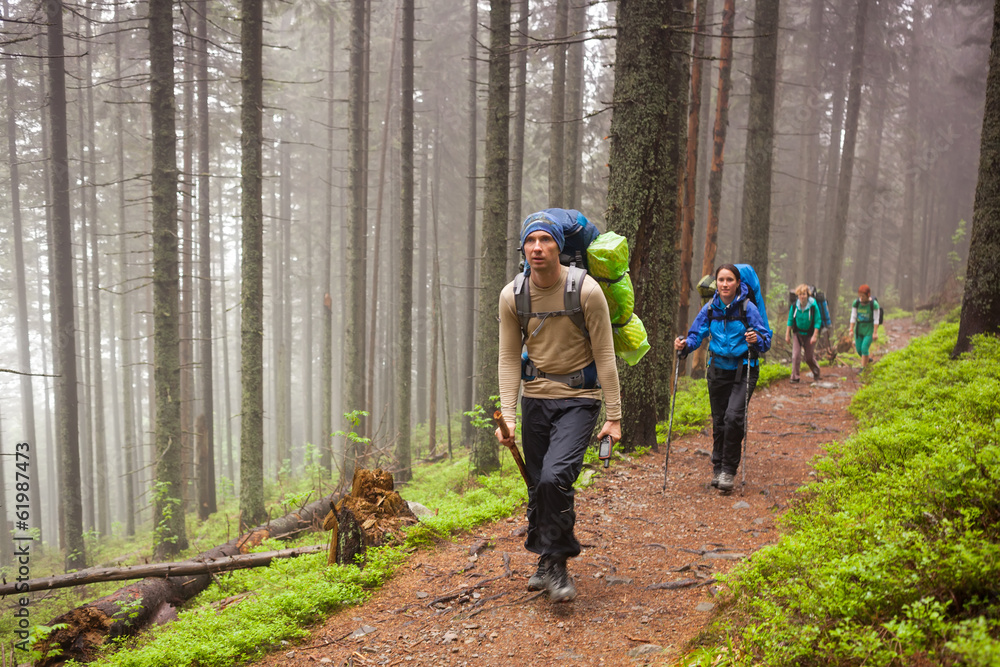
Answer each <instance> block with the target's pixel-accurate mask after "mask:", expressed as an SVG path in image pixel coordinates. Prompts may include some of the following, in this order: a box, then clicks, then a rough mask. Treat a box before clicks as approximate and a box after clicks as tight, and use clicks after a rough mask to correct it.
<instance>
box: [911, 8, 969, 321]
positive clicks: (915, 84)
mask: <svg viewBox="0 0 1000 667" xmlns="http://www.w3.org/2000/svg"><path fill="white" fill-rule="evenodd" d="M923 6H924V4H923V2H916V3H914V7H913V25H912V27H911V31H910V34H909V39H908V40H907V42H908V44H907V46H908V58H907V61H908V65H909V80H908V83H907V90H906V127H907V128H909V131H908V132H907V135H906V138H905V140H904V148H903V151H904V157H903V159H904V162H903V168H904V171H903V219H902V221H901V226H900V230H899V233H900V239H899V261H898V262H897V267H896V284H897V285H899V302H900V303H899V305H900V307H901V308H902V309H903V310H913V306H914V284H915V283H916V279H917V276H916V275H915V274H914V273H915V272H914V271H913V266H914V264H913V240H914V237H913V234H914V228H915V227H916V204H917V201H916V200H917V177H918V175H919V169H918V167H917V137H918V132H917V123H918V118H919V116H920V64H921V63H920V60H921V55H922V49H921V44H920V41H921V36H922V19H923ZM980 150H981V149H980ZM981 159H982V158H980V160H981Z"/></svg>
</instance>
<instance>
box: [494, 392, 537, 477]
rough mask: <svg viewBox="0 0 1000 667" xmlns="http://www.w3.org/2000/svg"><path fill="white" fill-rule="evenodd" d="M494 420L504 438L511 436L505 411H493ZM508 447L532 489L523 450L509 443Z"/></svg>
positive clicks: (522, 475)
mask: <svg viewBox="0 0 1000 667" xmlns="http://www.w3.org/2000/svg"><path fill="white" fill-rule="evenodd" d="M493 421H494V422H496V425H497V426H498V427H499V428H500V435H502V436H503V438H504V440H506V439H507V438H509V437H510V429H509V428H507V421H506V420H505V419H504V418H503V412H501V411H500V410H497V411H496V412H494V413H493ZM507 449H509V450H510V454H511V456H513V457H514V463H516V464H517V469H518V470H520V471H521V477H523V478H524V484H525V485H526V486H527V487H528V490H529V491H530V490H531V482H529V481H528V471H527V470H526V469H525V467H524V459H522V458H521V452H519V451H517V445H507Z"/></svg>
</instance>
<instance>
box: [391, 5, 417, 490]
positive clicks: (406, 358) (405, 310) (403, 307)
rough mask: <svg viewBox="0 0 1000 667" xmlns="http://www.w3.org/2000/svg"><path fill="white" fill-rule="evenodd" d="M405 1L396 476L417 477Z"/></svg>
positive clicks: (410, 26) (410, 20) (410, 38)
mask: <svg viewBox="0 0 1000 667" xmlns="http://www.w3.org/2000/svg"><path fill="white" fill-rule="evenodd" d="M402 3H403V16H402V28H403V53H402V68H403V71H402V76H401V83H400V92H401V93H402V99H401V100H400V122H399V125H400V131H399V134H400V154H399V157H400V172H401V173H400V188H399V198H400V204H401V206H402V216H401V217H400V226H399V227H400V228H399V264H398V265H397V270H398V271H399V287H398V291H399V326H398V328H397V337H396V351H397V354H398V355H399V356H398V357H397V358H396V381H395V385H396V466H397V469H398V472H397V473H396V475H397V476H398V477H399V479H400V481H404V482H405V481H409V480H410V479H411V478H412V477H413V472H412V470H411V468H410V407H411V403H412V402H413V401H412V383H413V379H412V378H413V375H412V373H411V366H412V365H413V66H414V64H413V45H414V11H415V10H414V0H402Z"/></svg>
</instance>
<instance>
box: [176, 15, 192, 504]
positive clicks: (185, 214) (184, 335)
mask: <svg viewBox="0 0 1000 667" xmlns="http://www.w3.org/2000/svg"><path fill="white" fill-rule="evenodd" d="M184 46H185V50H186V51H187V53H192V51H193V49H192V48H191V47H192V42H191V36H190V34H188V35H186V36H185V38H184ZM183 71H184V77H185V79H187V81H185V85H184V86H183V91H184V93H183V97H184V104H183V110H184V116H183V119H184V121H183V122H184V141H183V150H182V152H181V156H182V159H183V163H182V169H181V175H180V178H179V181H180V182H179V184H178V185H180V195H181V230H182V231H181V238H182V239H183V246H181V250H180V259H181V287H180V290H181V291H180V311H179V312H180V327H181V331H180V345H181V347H180V359H181V453H182V454H181V455H182V461H183V462H182V469H181V485H182V489H183V499H184V509H185V510H189V509H193V508H192V505H193V504H194V503H195V502H196V501H195V497H194V492H195V486H194V485H195V429H194V412H195V394H194V354H193V352H194V321H193V320H194V290H193V288H192V283H193V278H194V270H193V258H194V230H193V226H194V215H193V212H192V210H191V207H192V202H193V199H194V192H193V191H192V184H191V177H192V174H194V85H192V83H191V82H192V80H193V79H194V76H193V74H194V68H193V67H192V66H191V58H190V57H185V58H184V69H183Z"/></svg>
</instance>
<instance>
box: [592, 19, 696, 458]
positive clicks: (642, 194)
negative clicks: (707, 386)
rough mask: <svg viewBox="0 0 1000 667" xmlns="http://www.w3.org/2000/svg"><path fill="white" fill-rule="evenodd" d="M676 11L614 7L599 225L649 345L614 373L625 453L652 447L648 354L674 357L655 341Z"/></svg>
mask: <svg viewBox="0 0 1000 667" xmlns="http://www.w3.org/2000/svg"><path fill="white" fill-rule="evenodd" d="M681 9H682V4H681V3H680V2H678V1H676V0H675V1H674V2H671V3H663V2H658V1H657V0H624V1H621V2H619V3H618V18H617V23H618V42H617V54H616V59H615V90H614V112H613V115H612V118H611V153H610V170H611V173H610V180H609V182H608V214H607V219H608V227H609V228H610V229H613V230H615V231H616V232H618V233H619V234H622V235H623V236H625V237H626V238H628V239H629V240H630V248H629V251H630V258H631V259H630V265H629V271H630V274H631V275H632V280H633V284H634V285H635V288H636V290H635V292H636V293H635V312H636V314H638V315H639V316H640V317H641V318H642V320H643V323H644V324H645V325H646V331H647V334H648V336H649V340H650V341H651V344H652V345H653V347H652V349H651V350H650V352H649V353H648V354H647V355H646V358H644V359H643V361H642V362H641V363H639V364H638V365H636V366H632V367H627V368H625V369H624V370H623V372H622V374H621V382H622V438H623V443H624V445H625V447H626V449H627V450H632V449H634V448H635V447H638V446H647V447H655V446H656V422H657V413H658V406H657V399H658V398H659V394H660V383H659V381H658V379H657V375H658V373H659V372H660V370H661V369H660V367H659V364H658V363H657V362H658V359H657V355H659V354H661V353H662V354H663V355H667V357H668V359H671V360H672V359H673V357H674V355H673V354H672V353H671V352H669V351H668V350H667V349H666V348H664V349H663V350H660V349H658V347H659V346H658V345H657V342H658V341H659V340H660V338H661V335H660V334H661V332H662V333H663V336H662V337H663V338H666V337H668V336H669V333H670V332H672V331H673V321H672V320H673V317H674V314H675V313H676V312H677V302H676V300H675V295H676V289H674V287H675V286H676V284H677V274H678V269H679V266H678V261H677V252H676V247H677V233H678V225H677V218H676V215H677V184H678V178H679V175H678V171H677V170H678V163H679V161H680V160H681V149H680V145H679V142H680V137H679V132H680V131H681V129H680V128H681V127H682V122H681V119H682V118H683V117H684V113H685V111H686V109H687V99H686V92H687V90H686V86H687V81H686V80H683V81H682V79H683V77H681V76H680V75H679V73H678V71H677V68H678V67H681V65H680V64H679V62H678V59H675V58H673V57H672V51H673V50H674V49H675V48H676V46H677V45H676V43H675V42H676V37H677V35H676V34H675V33H674V32H673V30H672V29H671V28H670V26H672V25H680V24H681V22H683V20H684V19H683V18H682V17H681V11H680V10H681ZM662 327H665V328H666V330H665V331H662V329H661V328H662ZM664 361H666V360H664Z"/></svg>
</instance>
